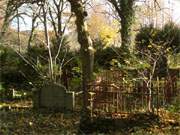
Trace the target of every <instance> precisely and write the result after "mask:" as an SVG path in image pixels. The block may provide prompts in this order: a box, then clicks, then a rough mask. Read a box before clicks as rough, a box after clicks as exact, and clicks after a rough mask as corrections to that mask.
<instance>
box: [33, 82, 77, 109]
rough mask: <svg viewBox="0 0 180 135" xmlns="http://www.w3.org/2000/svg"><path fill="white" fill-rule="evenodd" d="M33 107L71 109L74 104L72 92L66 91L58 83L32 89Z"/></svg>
mask: <svg viewBox="0 0 180 135" xmlns="http://www.w3.org/2000/svg"><path fill="white" fill-rule="evenodd" d="M33 97H34V107H35V108H50V109H58V110H73V109H74V106H75V94H74V92H70V91H67V90H66V88H65V87H64V86H62V85H59V84H46V85H44V86H43V87H42V88H41V89H40V90H35V91H34V96H33Z"/></svg>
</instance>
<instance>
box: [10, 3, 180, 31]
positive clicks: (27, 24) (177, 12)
mask: <svg viewBox="0 0 180 135" xmlns="http://www.w3.org/2000/svg"><path fill="white" fill-rule="evenodd" d="M96 1H100V0H96ZM164 1H165V3H166V7H167V5H168V2H169V1H170V2H171V7H172V8H173V10H172V19H173V21H174V22H175V23H176V24H179V25H180V0H164ZM101 2H102V0H101ZM12 27H13V28H17V20H16V19H14V21H13V22H12ZM20 30H21V31H24V30H31V18H29V17H27V16H26V17H24V21H22V20H21V28H20Z"/></svg>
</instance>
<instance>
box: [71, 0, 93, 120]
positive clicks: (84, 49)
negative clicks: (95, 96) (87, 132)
mask: <svg viewBox="0 0 180 135" xmlns="http://www.w3.org/2000/svg"><path fill="white" fill-rule="evenodd" d="M68 1H69V2H70V4H71V11H72V12H74V13H75V16H76V26H77V32H78V42H79V43H80V45H81V48H80V53H81V61H82V90H83V109H82V110H83V113H84V118H85V119H86V118H87V116H88V115H89V114H88V113H87V112H88V109H87V106H88V88H87V84H88V82H89V81H91V79H92V73H93V64H94V50H93V46H92V41H91V38H90V36H89V33H88V31H87V24H86V22H85V18H86V16H87V12H86V11H85V9H84V7H83V2H82V0H68Z"/></svg>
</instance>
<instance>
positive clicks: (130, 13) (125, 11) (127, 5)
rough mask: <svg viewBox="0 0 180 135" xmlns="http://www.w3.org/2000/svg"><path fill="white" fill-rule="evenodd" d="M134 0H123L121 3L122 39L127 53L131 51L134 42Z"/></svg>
mask: <svg viewBox="0 0 180 135" xmlns="http://www.w3.org/2000/svg"><path fill="white" fill-rule="evenodd" d="M133 5H134V0H121V3H120V9H121V13H120V18H121V40H122V46H121V47H122V49H123V51H124V52H125V53H127V54H129V53H130V50H129V49H130V46H131V44H132V24H133V20H134V10H133ZM125 55H126V54H125Z"/></svg>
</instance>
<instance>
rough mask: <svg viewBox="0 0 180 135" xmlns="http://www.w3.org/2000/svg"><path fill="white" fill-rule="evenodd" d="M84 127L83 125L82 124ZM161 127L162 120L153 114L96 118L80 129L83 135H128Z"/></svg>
mask: <svg viewBox="0 0 180 135" xmlns="http://www.w3.org/2000/svg"><path fill="white" fill-rule="evenodd" d="M82 125H83V124H82ZM155 125H160V118H159V117H158V116H157V115H155V114H152V113H138V114H131V115H129V116H128V117H126V118H116V119H113V118H100V117H99V118H96V119H94V120H93V121H92V122H89V123H88V124H87V123H86V125H85V124H84V125H83V126H81V127H80V130H81V131H82V132H83V133H86V134H91V133H107V134H109V133H112V132H121V133H124V134H126V133H127V134H128V133H131V132H134V130H136V129H148V128H151V127H153V126H155Z"/></svg>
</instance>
